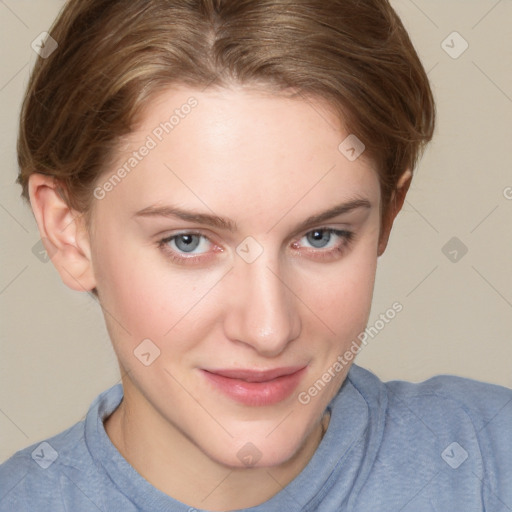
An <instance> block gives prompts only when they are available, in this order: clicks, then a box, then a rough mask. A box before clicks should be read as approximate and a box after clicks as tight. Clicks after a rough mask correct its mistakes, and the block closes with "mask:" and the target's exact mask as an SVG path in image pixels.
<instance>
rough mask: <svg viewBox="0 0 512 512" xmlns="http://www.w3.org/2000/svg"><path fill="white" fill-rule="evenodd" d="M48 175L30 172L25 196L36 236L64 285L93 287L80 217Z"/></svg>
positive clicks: (82, 219) (86, 237)
mask: <svg viewBox="0 0 512 512" xmlns="http://www.w3.org/2000/svg"><path fill="white" fill-rule="evenodd" d="M58 185H59V183H58V181H57V180H55V178H53V177H52V176H46V175H44V174H39V173H34V174H32V175H31V176H30V178H29V196H30V204H31V206H32V211H33V213H34V216H35V218H36V222H37V226H38V228H39V234H40V235H41V239H42V241H43V244H44V246H45V248H46V251H47V253H48V256H49V257H50V259H51V260H52V263H53V264H54V266H55V268H56V269H57V271H58V272H59V274H60V277H61V279H62V281H63V282H64V284H66V285H67V286H69V288H71V289H73V290H77V291H90V290H92V289H93V288H95V286H96V280H95V277H94V273H93V267H92V260H91V251H90V241H89V234H88V233H87V229H86V226H85V222H84V217H83V216H82V215H81V214H79V213H78V212H76V211H75V210H72V209H70V207H69V206H68V204H67V203H66V200H65V198H64V197H63V196H62V195H61V194H60V192H59V188H58Z"/></svg>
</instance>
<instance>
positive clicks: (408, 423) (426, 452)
mask: <svg viewBox="0 0 512 512" xmlns="http://www.w3.org/2000/svg"><path fill="white" fill-rule="evenodd" d="M353 380H355V382H356V385H357V384H360V383H363V385H362V386H361V387H362V388H363V389H364V390H365V392H366V393H368V390H369V389H370V386H373V387H374V389H378V390H379V397H380V398H379V404H380V407H381V409H380V410H381V411H382V417H383V418H384V419H383V428H382V441H381V445H380V452H379V462H378V463H376V467H380V466H382V471H381V472H380V473H378V474H379V475H380V476H381V477H382V478H385V477H386V476H387V478H389V475H390V474H394V473H396V475H399V476H400V479H401V481H404V479H405V480H407V479H412V480H414V479H418V478H420V480H421V481H422V482H423V481H425V482H429V481H430V479H432V482H435V483H436V488H437V490H438V494H437V496H438V497H437V498H435V499H436V500H438V501H440V500H441V496H442V495H443V492H444V494H445V495H446V497H447V498H446V499H449V497H450V496H451V497H453V496H454V495H456V491H457V490H463V491H464V492H463V493H460V495H461V496H462V495H464V496H465V497H466V498H465V499H469V498H468V497H469V496H471V493H473V498H472V499H473V500H474V502H475V503H476V502H478V500H483V503H485V504H486V506H488V507H489V509H490V510H501V508H499V507H500V506H501V505H499V504H500V502H501V503H507V504H509V503H510V504H512V390H511V389H508V388H505V387H502V386H497V385H493V384H488V383H483V382H478V381H476V380H472V379H467V378H462V377H455V376H448V375H440V376H436V377H433V378H430V379H428V380H426V381H424V382H419V383H411V382H404V381H391V382H381V381H380V380H379V379H378V378H377V377H375V376H374V375H373V374H371V373H370V372H368V371H366V370H363V369H361V368H357V369H356V371H355V374H354V378H353ZM418 475H420V477H419V476H418ZM443 488H445V489H444V491H442V490H443ZM432 499H434V498H432ZM461 499H462V498H461ZM496 507H497V508H496ZM441 508H442V507H441Z"/></svg>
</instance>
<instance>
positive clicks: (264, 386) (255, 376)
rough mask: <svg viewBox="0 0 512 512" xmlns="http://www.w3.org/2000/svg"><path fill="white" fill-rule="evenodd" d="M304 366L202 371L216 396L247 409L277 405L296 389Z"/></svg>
mask: <svg viewBox="0 0 512 512" xmlns="http://www.w3.org/2000/svg"><path fill="white" fill-rule="evenodd" d="M306 368H307V366H294V367H286V368H274V369H271V370H252V369H211V370H206V369H202V370H201V372H202V374H203V375H204V376H205V378H206V379H207V380H208V382H209V383H210V384H212V385H213V387H214V389H215V390H216V391H217V392H220V393H222V394H223V395H225V396H227V397H229V398H231V399H232V400H234V401H236V402H239V403H243V404H245V405H250V406H264V405H273V404H277V403H279V402H281V401H283V400H285V399H286V398H288V397H289V396H290V395H291V394H292V392H293V391H294V390H295V389H296V388H297V386H298V385H299V383H300V380H301V379H302V377H303V375H304V373H305V371H306Z"/></svg>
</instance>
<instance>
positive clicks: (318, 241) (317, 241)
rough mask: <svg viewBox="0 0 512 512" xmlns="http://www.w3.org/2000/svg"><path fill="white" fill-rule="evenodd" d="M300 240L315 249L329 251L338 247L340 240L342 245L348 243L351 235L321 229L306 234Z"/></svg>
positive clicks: (329, 229)
mask: <svg viewBox="0 0 512 512" xmlns="http://www.w3.org/2000/svg"><path fill="white" fill-rule="evenodd" d="M302 238H303V239H305V240H306V241H307V243H308V244H309V245H310V246H312V247H314V248H315V249H330V248H334V247H338V246H339V245H340V240H339V239H340V238H341V239H343V240H342V241H341V243H342V244H343V243H344V242H349V241H350V239H351V238H352V233H351V232H349V231H341V230H338V229H331V228H321V229H314V230H312V231H310V232H309V233H306V235H305V236H303V237H302Z"/></svg>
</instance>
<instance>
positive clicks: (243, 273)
mask: <svg viewBox="0 0 512 512" xmlns="http://www.w3.org/2000/svg"><path fill="white" fill-rule="evenodd" d="M230 279H231V283H230V284H231V286H230V292H229V293H230V294H231V300H229V301H228V303H229V308H228V311H227V313H226V317H225V333H226V335H227V337H228V338H229V339H230V340H232V341H235V342H239V343H244V344H246V345H249V346H251V347H252V348H253V349H254V350H256V351H257V352H258V353H259V354H260V355H262V356H264V357H276V356H278V355H279V354H281V353H282V352H283V351H284V350H285V348H286V347H287V346H288V344H289V343H290V342H292V341H293V340H295V339H296V338H297V337H298V336H299V334H300V331H301V321H300V315H299V311H298V309H297V306H298V304H297V297H296V296H295V295H294V293H293V290H292V289H291V286H290V285H289V284H288V283H287V282H286V276H285V275H284V274H283V273H282V272H280V271H279V267H278V266H276V265H272V266H271V265H270V261H269V260H268V259H266V258H264V257H263V256H260V258H258V259H257V260H256V261H255V262H253V263H246V262H244V261H242V260H239V261H238V262H237V263H236V264H235V268H234V272H231V276H230Z"/></svg>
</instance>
